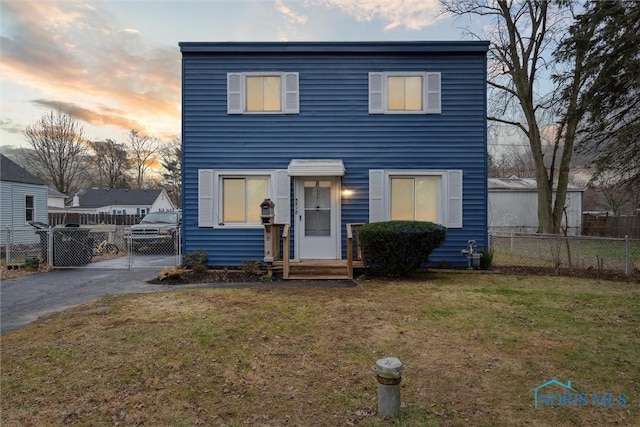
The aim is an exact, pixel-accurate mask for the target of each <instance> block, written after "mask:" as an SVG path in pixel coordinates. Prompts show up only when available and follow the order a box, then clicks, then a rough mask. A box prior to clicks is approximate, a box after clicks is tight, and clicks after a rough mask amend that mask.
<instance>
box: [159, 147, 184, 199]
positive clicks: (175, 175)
mask: <svg viewBox="0 0 640 427" xmlns="http://www.w3.org/2000/svg"><path fill="white" fill-rule="evenodd" d="M181 145H182V144H181V142H180V139H179V138H174V139H172V140H171V141H170V142H169V143H168V144H166V145H165V146H164V147H163V148H162V150H161V162H160V163H161V164H162V168H163V170H162V172H161V174H162V184H163V186H164V189H165V190H167V194H169V197H171V200H172V201H173V202H174V203H175V205H176V206H180V204H181V200H182V168H181V164H182V147H181Z"/></svg>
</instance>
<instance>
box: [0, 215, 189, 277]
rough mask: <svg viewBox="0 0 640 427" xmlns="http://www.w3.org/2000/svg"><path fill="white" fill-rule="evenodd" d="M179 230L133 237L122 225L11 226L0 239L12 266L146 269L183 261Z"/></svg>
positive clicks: (178, 263)
mask: <svg viewBox="0 0 640 427" xmlns="http://www.w3.org/2000/svg"><path fill="white" fill-rule="evenodd" d="M181 247H182V244H181V241H180V232H179V230H178V231H177V232H175V233H173V234H171V235H169V236H162V238H158V239H154V238H153V237H152V236H131V234H130V232H129V229H128V228H127V227H122V226H93V227H55V228H52V227H48V226H46V225H44V224H41V225H35V226H33V227H18V228H7V229H5V230H3V232H2V238H0V248H1V252H2V253H1V255H2V260H3V263H4V265H5V266H6V267H7V268H8V269H14V268H15V269H17V268H22V267H24V266H37V265H38V264H39V263H47V264H49V265H50V266H52V267H58V268H64V267H74V268H78V267H82V268H105V269H144V268H158V267H173V266H176V265H180V264H181V259H182V253H181Z"/></svg>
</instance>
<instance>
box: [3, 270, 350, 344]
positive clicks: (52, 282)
mask: <svg viewBox="0 0 640 427" xmlns="http://www.w3.org/2000/svg"><path fill="white" fill-rule="evenodd" d="M147 265H151V264H147ZM160 270H161V268H157V269H153V268H152V269H145V270H113V269H111V270H104V269H92V268H74V269H64V270H54V271H50V272H46V273H38V274H33V275H31V276H24V277H18V278H15V279H7V280H2V281H1V282H0V326H1V327H0V335H4V334H6V333H7V332H10V331H13V330H14V329H18V328H19V327H21V326H25V325H27V324H29V323H31V322H33V321H34V320H36V319H38V318H39V317H41V316H44V315H47V314H51V313H55V312H57V311H61V310H64V309H66V308H69V307H75V306H77V305H81V304H86V303H88V302H92V301H95V300H97V299H99V298H101V297H104V296H107V295H117V294H131V293H147V292H163V291H176V290H178V289H187V288H201V287H206V288H248V287H250V288H294V289H295V288H298V289H299V288H309V287H313V288H336V287H338V288H343V287H354V286H356V284H355V282H354V281H353V280H290V281H286V282H274V283H271V282H265V283H202V284H192V285H180V286H175V285H152V284H149V283H147V281H149V280H151V279H153V278H155V277H156V276H157V275H158V272H159V271H160Z"/></svg>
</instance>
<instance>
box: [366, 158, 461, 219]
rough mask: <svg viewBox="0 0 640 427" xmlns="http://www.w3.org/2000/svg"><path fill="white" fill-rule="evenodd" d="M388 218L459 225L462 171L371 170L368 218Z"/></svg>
mask: <svg viewBox="0 0 640 427" xmlns="http://www.w3.org/2000/svg"><path fill="white" fill-rule="evenodd" d="M387 220H408V221H432V222H437V223H439V224H442V225H444V226H446V227H448V228H462V171H461V170H370V171H369V221H370V222H378V221H387Z"/></svg>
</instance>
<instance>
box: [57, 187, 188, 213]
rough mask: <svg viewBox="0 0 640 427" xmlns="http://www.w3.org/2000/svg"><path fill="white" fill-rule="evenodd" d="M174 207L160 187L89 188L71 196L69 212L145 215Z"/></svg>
mask: <svg viewBox="0 0 640 427" xmlns="http://www.w3.org/2000/svg"><path fill="white" fill-rule="evenodd" d="M175 209H176V207H175V206H174V204H173V202H171V199H170V198H169V196H168V195H167V192H166V191H165V190H164V189H161V188H151V189H128V188H112V189H107V190H103V189H96V188H94V189H90V190H86V191H85V192H84V193H82V195H80V196H78V195H76V196H74V197H73V205H72V207H71V209H70V210H69V211H70V212H82V213H102V212H104V213H109V214H113V215H146V214H147V213H149V212H158V211H174V210H175Z"/></svg>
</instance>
